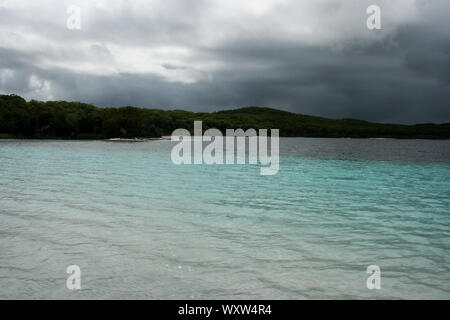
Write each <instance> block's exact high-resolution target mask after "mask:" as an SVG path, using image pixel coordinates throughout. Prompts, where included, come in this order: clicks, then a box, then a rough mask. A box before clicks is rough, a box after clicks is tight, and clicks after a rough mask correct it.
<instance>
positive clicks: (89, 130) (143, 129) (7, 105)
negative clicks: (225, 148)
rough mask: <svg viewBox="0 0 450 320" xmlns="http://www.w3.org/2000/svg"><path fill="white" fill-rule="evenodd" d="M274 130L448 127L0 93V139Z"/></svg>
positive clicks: (394, 132)
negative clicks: (197, 125) (196, 125)
mask: <svg viewBox="0 0 450 320" xmlns="http://www.w3.org/2000/svg"><path fill="white" fill-rule="evenodd" d="M194 120H202V121H203V129H204V130H206V129H208V128H217V129H220V130H221V131H222V132H223V133H225V129H237V128H242V129H248V128H254V129H280V136H283V137H333V138H338V137H352V138H402V139H406V138H412V139H449V138H450V123H447V124H440V125H437V124H418V125H396V124H380V123H371V122H367V121H361V120H355V119H342V120H333V119H327V118H322V117H315V116H308V115H302V114H295V113H291V112H287V111H281V110H276V109H270V108H259V107H248V108H241V109H235V110H227V111H219V112H212V113H194V112H189V111H183V110H169V111H164V110H157V109H145V108H135V107H121V108H98V107H95V106H93V105H90V104H86V103H80V102H66V101H48V102H41V101H35V100H32V101H30V102H27V101H26V100H25V99H23V98H21V97H19V96H17V95H0V138H12V137H14V138H41V139H45V138H61V139H104V138H112V137H123V138H132V137H159V136H162V135H170V134H171V133H172V131H173V130H175V129H178V128H186V129H189V130H191V131H192V129H193V122H194Z"/></svg>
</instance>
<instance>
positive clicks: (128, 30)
mask: <svg viewBox="0 0 450 320" xmlns="http://www.w3.org/2000/svg"><path fill="white" fill-rule="evenodd" d="M188 2H189V4H188ZM191 3H193V4H191ZM416 5H417V8H418V10H419V12H420V13H421V14H422V16H421V18H422V19H417V20H416V21H410V22H408V23H403V24H399V25H398V26H396V27H395V28H393V29H392V30H391V31H389V33H388V34H384V36H383V37H378V38H376V39H374V36H373V34H371V33H370V32H369V31H367V38H368V39H369V40H370V41H369V40H367V41H366V39H365V38H364V37H363V38H348V39H343V40H339V41H337V42H335V43H330V44H327V43H321V44H314V43H313V44H311V43H303V42H301V41H299V42H296V41H293V40H292V39H287V38H285V37H283V36H282V35H280V37H276V36H275V35H276V34H268V33H266V32H263V31H262V30H260V31H258V30H259V29H258V28H256V29H254V30H253V31H252V32H251V33H243V34H238V33H237V34H236V33H231V34H232V35H233V37H229V36H227V37H224V38H223V39H222V38H220V39H219V40H217V39H215V41H212V42H208V43H206V44H205V43H203V42H202V41H200V40H202V39H201V38H199V37H202V35H203V34H204V32H205V30H204V28H205V25H204V19H203V17H204V16H205V15H207V14H208V12H209V11H208V10H210V4H209V2H207V1H198V2H195V3H194V2H191V1H175V0H172V1H170V2H167V4H166V5H165V6H162V7H160V8H159V11H158V12H159V13H161V10H162V12H163V13H164V14H163V15H161V16H152V13H150V12H145V11H143V12H136V11H135V10H131V9H130V7H128V6H127V5H126V4H125V3H124V4H123V6H122V10H120V14H119V15H113V14H112V13H111V12H108V11H105V12H103V14H99V13H100V11H102V10H103V9H99V8H97V9H95V10H94V12H95V14H96V18H94V17H93V14H92V13H91V15H89V17H88V18H89V20H88V21H86V23H87V24H88V25H89V26H90V27H91V29H89V30H90V32H87V31H83V30H81V32H79V33H73V32H70V31H68V30H65V29H63V28H54V27H53V24H54V23H55V22H49V23H47V24H44V25H39V24H38V20H36V21H35V20H32V21H31V22H27V21H23V20H20V19H19V21H20V23H19V26H20V27H21V28H19V29H14V28H12V27H11V32H13V33H14V32H15V33H17V34H18V35H19V38H20V35H22V34H23V33H25V31H21V30H28V29H29V28H30V25H33V27H34V28H37V30H39V31H38V34H40V35H42V36H43V39H49V40H48V41H57V42H60V43H67V44H68V47H67V48H64V47H63V48H61V47H56V48H54V49H52V50H47V51H46V50H40V49H34V48H32V47H31V48H30V47H29V46H26V44H24V49H23V50H21V49H20V48H17V47H15V48H6V47H2V45H1V44H0V75H1V77H0V81H1V82H0V90H1V91H2V92H10V93H12V92H16V93H18V94H23V95H25V96H26V97H27V98H30V99H31V98H39V97H40V96H42V95H43V94H44V93H43V92H42V91H43V90H44V89H43V86H40V85H33V83H32V82H30V77H34V79H38V84H39V81H43V82H42V83H48V85H49V87H50V88H51V94H52V98H54V99H64V100H77V101H84V102H88V103H93V104H96V105H99V106H122V105H135V106H141V107H153V108H165V109H167V108H171V109H173V108H184V109H189V110H193V111H216V110H220V109H227V108H232V107H241V106H249V105H259V106H267V107H274V108H280V109H284V110H289V111H293V112H298V113H307V114H313V115H320V116H326V117H333V118H360V119H365V120H371V121H383V122H401V123H414V122H415V123H418V122H420V123H423V122H450V39H449V38H448V34H447V33H448V32H447V31H448V30H449V29H450V22H449V21H448V19H447V17H446V16H445V14H443V12H444V11H445V10H446V9H450V5H449V4H447V2H445V1H441V0H437V1H436V2H433V3H431V2H427V1H418V2H417V4H416ZM161 8H162V9H161ZM324 8H327V10H328V11H329V12H334V11H336V10H340V6H337V5H335V4H334V5H333V4H332V2H329V4H328V5H326V3H325V4H324ZM333 10H334V11H333ZM5 12H7V11H4V9H0V16H1V17H5V14H6V13H5ZM447 12H448V11H447ZM187 13H189V14H187ZM7 15H8V16H9V18H5V20H3V22H1V23H0V25H1V26H2V27H3V30H7V29H5V28H7V26H8V25H11V26H16V25H17V21H16V22H14V19H13V18H14V16H15V15H20V14H19V13H17V12H7ZM149 16H151V19H150V18H149ZM168 17H172V18H168ZM280 18H282V17H280ZM229 20H230V21H229V23H230V24H232V22H233V17H232V16H230V17H229ZM236 23H237V21H236ZM239 23H241V22H239ZM279 23H280V24H282V23H283V20H282V19H280V20H279ZM35 24H36V25H35ZM206 27H207V26H206ZM211 27H212V26H211ZM446 30H447V31H446ZM46 33H47V34H46ZM55 39H56V40H55ZM83 41H84V42H87V43H90V45H89V46H87V47H86V48H85V49H83V51H76V50H73V49H72V48H75V47H71V43H73V42H75V43H78V42H83ZM111 45H114V46H118V47H120V46H122V45H132V46H135V50H136V51H137V52H139V50H141V48H145V47H152V46H157V45H167V46H181V45H182V46H184V47H185V48H187V49H189V50H190V51H189V53H190V55H188V56H186V57H184V56H183V57H182V58H180V59H181V60H180V61H176V62H167V63H160V64H158V65H159V66H160V67H161V68H162V69H163V70H165V72H167V73H168V74H169V75H170V74H171V73H175V72H187V71H190V70H193V71H196V72H197V71H198V68H199V67H198V65H199V63H201V62H211V63H213V64H214V63H218V64H219V65H220V67H215V68H211V69H207V70H206V71H198V72H199V74H206V75H207V76H205V77H202V78H198V79H197V80H196V81H193V82H182V81H174V80H168V79H167V78H166V77H165V76H163V75H161V74H157V73H152V72H139V73H137V72H119V73H116V74H112V75H109V74H101V73H98V74H96V73H95V72H93V73H89V72H85V71H79V72H78V71H77V70H73V69H68V68H65V67H64V66H60V67H59V66H56V67H55V66H54V67H52V68H48V67H45V65H44V64H43V61H51V60H52V59H60V60H61V61H64V62H68V63H70V62H71V61H78V62H83V61H91V62H93V64H94V65H96V63H97V62H98V63H99V64H101V63H104V62H105V61H106V62H107V63H110V64H111V65H113V64H114V63H115V57H114V54H113V52H111V50H110V47H111ZM163 58H164V56H163ZM132 59H133V58H132V57H130V63H133V61H132ZM2 70H3V71H2ZM45 81H46V82H45Z"/></svg>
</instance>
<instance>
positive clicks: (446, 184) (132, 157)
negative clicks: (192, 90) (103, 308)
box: [0, 138, 450, 299]
mask: <svg viewBox="0 0 450 320" xmlns="http://www.w3.org/2000/svg"><path fill="white" fill-rule="evenodd" d="M173 145H174V144H173V143H172V142H170V141H150V142H142V143H112V142H103V141H70V142H69V141H17V140H3V141H0V162H1V166H0V298H2V299H14V298H46V299H59V298H62V299H106V298H122V299H131V298H137V299H143V298H150V299H206V298H207V299H313V298H324V299H334V298H342V299H345V298H350V299H417V298H424V299H431V298H438V299H450V272H449V271H450V270H449V265H450V142H449V141H419V140H405V141H399V140H375V139H374V140H356V139H334V140H333V139H302V138H298V139H287V138H286V139H281V140H280V171H279V173H278V174H277V175H275V176H261V175H260V174H259V173H260V171H259V167H258V166H254V165H234V166H217V165H215V166H206V165H200V166H194V165H191V166H188V165H184V166H183V165H182V166H175V165H174V164H172V162H171V159H170V151H171V148H172V146H173ZM69 265H78V266H80V268H81V287H82V289H81V290H79V291H71V290H68V289H67V288H66V279H67V276H68V274H66V268H67V266H69ZM369 265H378V266H380V268H381V290H368V289H367V287H366V279H367V277H368V274H366V268H367V266H369Z"/></svg>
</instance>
